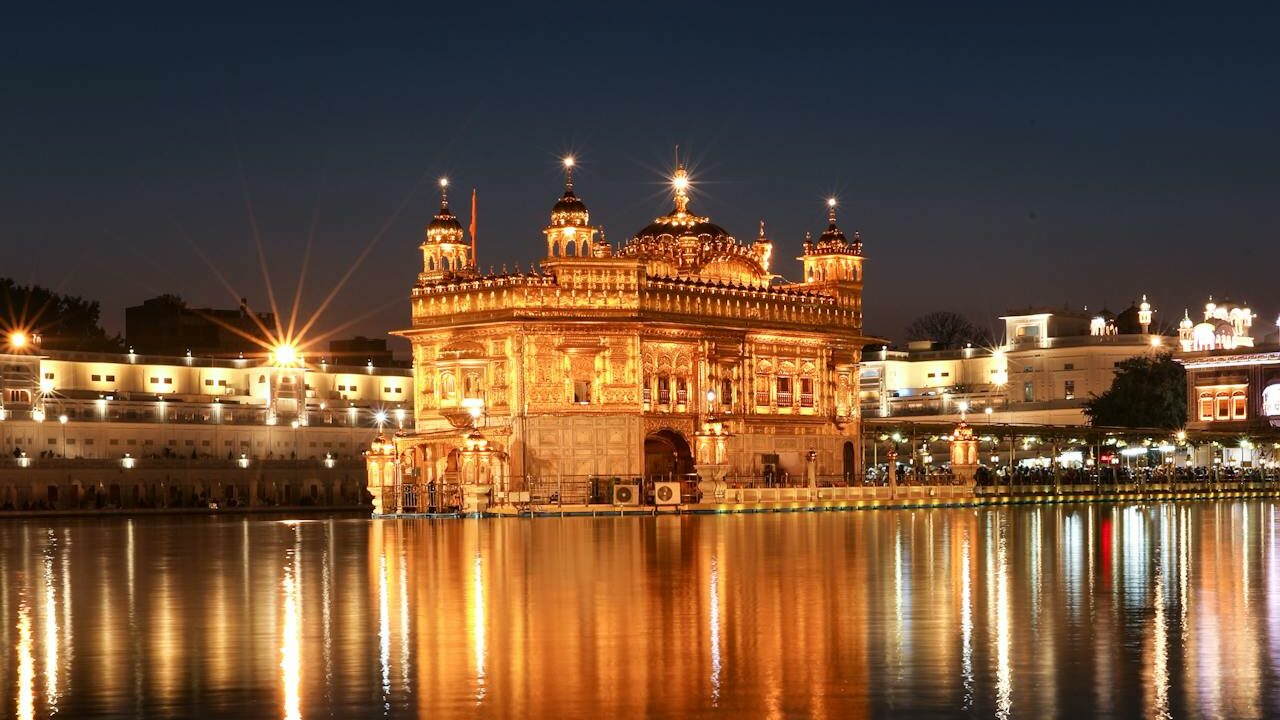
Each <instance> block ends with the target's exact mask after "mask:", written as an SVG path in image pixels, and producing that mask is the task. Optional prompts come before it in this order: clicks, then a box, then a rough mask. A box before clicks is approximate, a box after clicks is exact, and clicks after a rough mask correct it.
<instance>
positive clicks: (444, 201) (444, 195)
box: [440, 177, 449, 208]
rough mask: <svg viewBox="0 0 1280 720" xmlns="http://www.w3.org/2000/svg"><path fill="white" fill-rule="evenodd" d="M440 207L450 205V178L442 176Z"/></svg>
mask: <svg viewBox="0 0 1280 720" xmlns="http://www.w3.org/2000/svg"><path fill="white" fill-rule="evenodd" d="M440 207H441V208H447V207H449V178H447V177H442V178H440Z"/></svg>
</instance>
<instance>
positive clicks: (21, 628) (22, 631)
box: [17, 602, 36, 720]
mask: <svg viewBox="0 0 1280 720" xmlns="http://www.w3.org/2000/svg"><path fill="white" fill-rule="evenodd" d="M35 684H36V659H35V656H34V655H32V654H31V611H30V610H29V609H28V608H27V604H26V603H25V602H24V603H21V604H19V605H18V710H17V716H18V717H19V718H21V719H22V720H30V719H31V718H34V717H35V716H36V689H35Z"/></svg>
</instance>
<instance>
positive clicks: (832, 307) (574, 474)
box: [370, 159, 872, 513]
mask: <svg viewBox="0 0 1280 720" xmlns="http://www.w3.org/2000/svg"><path fill="white" fill-rule="evenodd" d="M565 173H566V182H565V188H564V192H563V194H562V195H561V196H560V197H559V198H558V199H557V200H556V201H555V202H554V204H553V206H552V209H551V213H550V219H549V222H548V224H547V225H546V226H545V227H544V228H543V229H542V235H543V238H544V242H543V243H540V245H542V246H543V247H544V248H545V257H544V259H543V260H542V261H541V263H540V264H539V266H538V267H537V268H535V269H531V270H530V271H529V272H527V273H526V272H520V271H519V270H517V271H514V272H512V271H507V270H506V269H505V268H504V269H503V271H501V272H492V271H490V272H489V273H482V272H480V270H479V269H478V268H477V266H476V264H475V259H474V255H473V253H474V237H472V239H471V243H468V242H467V241H466V240H465V239H464V232H463V227H462V224H461V222H459V220H458V218H457V217H456V216H455V215H454V214H453V213H452V212H451V211H450V209H449V206H448V201H447V198H442V203H441V209H440V211H439V212H438V213H436V215H435V216H434V217H433V219H432V220H431V223H430V225H429V226H428V228H427V231H426V233H425V237H424V239H423V242H422V246H421V248H422V251H423V258H424V268H423V272H422V273H420V274H419V276H418V282H417V283H416V284H415V286H414V287H413V289H412V293H411V298H410V303H411V310H412V324H411V326H410V327H409V328H407V329H405V330H402V331H399V332H398V333H397V334H399V335H401V336H403V337H405V338H407V339H408V340H409V341H410V343H411V345H412V348H413V361H414V371H413V372H414V398H413V407H414V423H413V425H414V427H413V429H412V430H406V431H403V432H399V433H396V434H395V435H394V436H393V437H391V438H390V439H389V445H390V447H389V449H388V450H386V452H385V456H391V457H393V460H394V462H395V463H396V467H397V468H398V470H397V471H396V473H393V474H392V477H391V479H390V480H388V473H386V472H383V471H381V470H380V471H379V472H378V473H377V475H378V478H379V479H378V486H377V487H373V486H371V488H370V491H371V492H372V493H374V495H375V496H377V495H378V494H379V493H382V496H383V498H384V501H383V503H382V510H381V511H382V512H384V513H395V512H408V511H422V510H424V509H427V508H428V507H429V508H432V509H443V508H445V507H448V505H444V504H439V503H434V502H423V501H422V500H421V498H423V497H428V498H435V497H438V496H441V495H440V493H444V495H443V496H445V497H452V498H453V499H454V501H455V503H457V502H461V503H462V504H464V505H466V500H465V498H462V499H459V498H460V497H461V496H464V495H466V491H465V490H464V486H465V485H466V484H467V482H466V481H465V479H464V478H463V477H462V476H463V475H464V474H465V473H464V470H463V468H464V467H465V466H466V464H465V462H463V454H464V453H466V452H467V442H468V438H471V439H472V440H473V441H474V440H475V438H476V437H477V436H478V437H480V438H483V440H484V443H485V450H486V452H488V453H489V454H488V455H486V456H485V459H484V460H483V462H480V463H479V464H477V465H475V466H476V467H484V468H486V470H485V472H486V473H487V475H486V476H485V477H487V478H490V480H489V482H481V483H478V484H479V485H482V486H488V487H487V488H483V489H482V490H477V491H476V493H477V494H480V493H483V492H487V493H488V495H487V501H488V502H493V503H518V502H521V501H524V500H526V499H527V498H528V497H529V494H530V493H533V494H536V493H537V492H538V488H540V487H541V488H545V487H547V486H548V485H549V484H551V483H555V484H557V485H558V486H560V487H563V485H564V484H565V483H577V482H582V481H585V480H587V479H591V478H597V479H599V478H603V479H608V481H610V482H621V483H636V484H637V486H638V487H640V488H641V494H642V495H643V494H644V492H645V491H644V487H646V484H649V483H652V482H655V481H658V480H669V481H684V482H685V483H686V484H688V485H689V486H691V485H692V484H693V483H694V482H695V481H697V480H704V481H705V480H725V479H733V478H735V477H748V476H749V477H752V478H756V479H759V478H764V477H769V478H773V479H779V480H780V479H781V478H782V477H783V476H784V475H791V476H793V477H796V478H799V477H803V476H805V474H814V473H816V474H817V475H818V476H821V477H829V478H832V479H837V478H845V477H851V476H853V475H855V474H856V473H857V472H858V471H857V468H859V467H860V466H861V462H860V454H861V451H860V448H859V443H858V429H859V425H858V424H859V417H858V399H857V377H858V375H857V367H858V363H859V361H860V357H861V350H862V347H863V346H864V345H865V344H867V343H868V342H872V340H871V339H868V338H864V337H863V336H862V263H863V255H862V242H861V239H860V237H859V236H858V235H856V234H855V235H854V236H853V237H852V239H850V238H847V237H846V236H845V234H844V233H843V232H842V231H841V229H840V228H839V226H838V224H837V222H836V214H835V204H834V201H833V202H831V204H830V207H829V215H828V222H827V228H826V230H825V231H823V232H822V233H821V235H820V237H819V239H818V240H817V241H816V242H815V241H812V240H810V239H809V238H806V239H805V241H804V242H803V243H801V242H797V243H796V244H795V249H796V251H798V252H799V254H800V255H799V258H798V259H799V260H800V262H801V263H802V269H803V273H804V275H803V278H802V280H801V281H799V282H788V281H785V280H783V279H781V278H780V277H779V276H778V275H777V274H775V273H774V272H773V271H772V269H771V267H770V266H771V263H772V261H773V254H774V249H775V243H774V242H773V241H772V240H770V239H769V238H768V237H767V236H766V234H765V229H764V223H763V222H761V224H760V231H759V235H758V236H757V237H756V238H754V239H753V240H751V241H749V242H740V241H739V240H737V239H736V238H735V237H734V236H733V235H732V234H730V233H729V232H728V231H727V230H725V229H724V228H723V227H721V226H719V225H717V224H715V223H713V222H712V221H711V220H710V218H708V217H705V216H700V215H697V214H696V213H694V212H693V211H692V209H691V192H692V187H691V186H692V183H691V181H690V178H689V175H688V172H687V171H686V170H685V168H684V167H683V166H679V167H677V168H676V171H675V173H674V175H673V177H672V179H671V186H672V199H673V203H674V207H673V209H672V210H671V211H670V212H669V213H667V214H665V215H662V216H659V217H657V218H655V219H654V220H653V221H652V222H650V223H649V224H648V225H646V226H644V227H643V228H641V229H640V230H639V231H637V232H636V233H635V234H634V235H632V236H631V237H630V238H629V239H628V240H627V241H626V242H624V243H622V244H621V245H619V246H616V247H615V246H613V245H610V244H609V243H608V242H607V241H606V240H605V239H604V236H603V232H602V231H601V230H600V228H599V227H597V226H594V225H592V224H591V217H590V213H589V212H588V210H587V207H586V204H585V203H584V202H583V200H582V199H581V198H580V197H579V196H578V195H577V194H576V191H575V188H574V183H573V165H572V161H571V160H569V159H566V162H565ZM442 186H443V183H442ZM444 258H448V259H444ZM380 447H383V446H382V445H380ZM442 453H443V454H444V457H445V462H444V464H443V465H441V464H440V455H441V454H442ZM385 456H384V460H382V461H378V462H379V463H385ZM428 456H430V457H428ZM451 457H452V458H453V459H452V460H450V459H449V458H451ZM371 462H372V461H371ZM495 463H496V464H495ZM378 467H379V468H383V467H385V465H384V464H379V465H378ZM371 478H372V475H371ZM406 498H409V499H410V500H412V502H408V501H406ZM483 501H485V499H483V498H482V499H481V502H483ZM468 507H470V506H468Z"/></svg>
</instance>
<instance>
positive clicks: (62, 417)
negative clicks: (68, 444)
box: [58, 415, 67, 425]
mask: <svg viewBox="0 0 1280 720" xmlns="http://www.w3.org/2000/svg"><path fill="white" fill-rule="evenodd" d="M58 422H60V423H62V424H63V425H66V424H67V416H66V415H59V416H58Z"/></svg>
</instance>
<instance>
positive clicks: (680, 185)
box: [671, 174, 689, 192]
mask: <svg viewBox="0 0 1280 720" xmlns="http://www.w3.org/2000/svg"><path fill="white" fill-rule="evenodd" d="M671 184H672V185H674V186H675V189H676V190H679V191H680V192H684V191H685V190H688V189H689V177H688V176H687V175H683V174H681V175H676V176H675V177H674V178H672V179H671Z"/></svg>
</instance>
